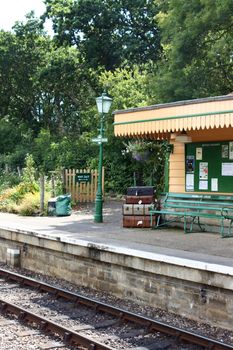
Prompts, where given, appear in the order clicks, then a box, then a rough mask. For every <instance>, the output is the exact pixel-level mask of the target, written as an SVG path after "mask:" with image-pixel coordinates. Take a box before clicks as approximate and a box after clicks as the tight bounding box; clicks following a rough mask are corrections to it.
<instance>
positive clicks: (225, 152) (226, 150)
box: [222, 145, 229, 158]
mask: <svg viewBox="0 0 233 350" xmlns="http://www.w3.org/2000/svg"><path fill="white" fill-rule="evenodd" d="M228 156H229V146H228V145H222V158H228Z"/></svg>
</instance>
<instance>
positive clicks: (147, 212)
mask: <svg viewBox="0 0 233 350" xmlns="http://www.w3.org/2000/svg"><path fill="white" fill-rule="evenodd" d="M150 209H155V204H144V215H150Z"/></svg>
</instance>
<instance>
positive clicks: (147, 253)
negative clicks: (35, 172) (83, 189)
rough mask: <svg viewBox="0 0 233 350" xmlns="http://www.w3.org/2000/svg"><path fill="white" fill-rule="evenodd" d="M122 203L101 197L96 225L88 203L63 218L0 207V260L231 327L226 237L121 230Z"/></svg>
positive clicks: (231, 245)
mask: <svg viewBox="0 0 233 350" xmlns="http://www.w3.org/2000/svg"><path fill="white" fill-rule="evenodd" d="M122 204H123V203H122V202H119V201H111V202H107V201H106V202H105V203H104V209H103V218H104V222H103V223H95V222H94V205H83V206H82V207H79V208H77V210H75V211H73V212H72V215H71V216H64V217H22V216H18V215H14V214H7V213H0V261H1V262H9V261H11V258H12V259H13V260H14V259H16V260H14V261H20V266H21V268H25V269H29V270H30V271H33V272H37V273H41V274H43V275H49V276H53V277H56V278H61V279H63V280H64V279H65V280H67V281H68V282H72V283H74V284H77V285H81V286H86V287H88V288H93V289H96V290H103V291H106V292H110V293H111V294H113V295H115V296H117V297H120V298H123V299H130V300H133V301H137V302H138V303H139V304H143V305H150V306H154V307H159V308H162V309H164V310H168V311H170V312H173V313H175V314H179V315H182V316H185V317H189V318H191V319H193V320H197V321H201V322H207V323H211V324H212V325H216V326H219V327H223V328H226V329H231V330H232V324H233V313H232V310H233V298H232V292H233V238H225V239H223V238H221V235H220V234H217V233H208V232H193V233H190V234H185V233H184V232H183V230H182V229H174V228H165V229H159V230H153V229H150V228H148V229H145V228H123V227H122V223H123V218H122ZM15 254H16V258H15ZM17 254H18V256H19V258H17ZM11 255H13V257H12V256H11Z"/></svg>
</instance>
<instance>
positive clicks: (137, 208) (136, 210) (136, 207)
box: [133, 204, 145, 215]
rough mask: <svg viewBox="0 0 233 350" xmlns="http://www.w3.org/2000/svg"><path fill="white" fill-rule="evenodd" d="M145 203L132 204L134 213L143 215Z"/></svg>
mask: <svg viewBox="0 0 233 350" xmlns="http://www.w3.org/2000/svg"><path fill="white" fill-rule="evenodd" d="M144 212H145V205H144V204H133V214H134V215H144Z"/></svg>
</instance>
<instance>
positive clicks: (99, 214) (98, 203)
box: [94, 197, 103, 222]
mask: <svg viewBox="0 0 233 350" xmlns="http://www.w3.org/2000/svg"><path fill="white" fill-rule="evenodd" d="M94 221H95V222H103V199H102V198H98V197H96V200H95V216H94Z"/></svg>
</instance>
